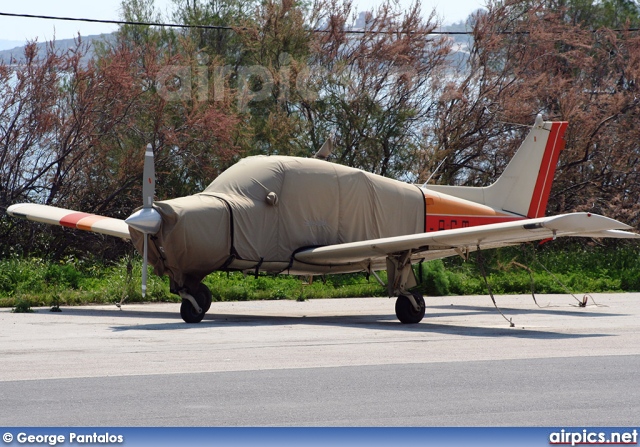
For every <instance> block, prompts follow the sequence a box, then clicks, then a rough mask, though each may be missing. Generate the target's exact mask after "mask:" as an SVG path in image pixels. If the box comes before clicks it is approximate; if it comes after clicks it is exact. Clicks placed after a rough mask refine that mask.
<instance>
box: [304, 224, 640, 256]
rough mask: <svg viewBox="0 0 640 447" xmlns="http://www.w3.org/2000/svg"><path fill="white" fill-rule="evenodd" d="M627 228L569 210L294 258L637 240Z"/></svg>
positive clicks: (312, 251)
mask: <svg viewBox="0 0 640 447" xmlns="http://www.w3.org/2000/svg"><path fill="white" fill-rule="evenodd" d="M629 229H631V227H630V226H629V225H626V224H623V223H621V222H618V221H617V220H614V219H610V218H608V217H604V216H600V215H597V214H591V213H572V214H562V215H559V216H553V217H541V218H536V219H523V220H519V221H514V222H506V223H497V224H490V225H481V226H476V227H467V228H456V229H452V230H443V231H437V232H429V233H418V234H410V235H405V236H396V237H389V238H383V239H373V240H368V241H361V242H351V243H345V244H336V245H328V246H324V247H318V248H311V249H307V250H302V251H299V252H298V253H296V254H295V256H294V258H295V260H296V261H299V262H302V263H305V264H314V265H340V264H345V263H355V262H361V261H363V260H367V259H370V260H372V259H377V258H383V257H386V256H387V255H389V254H392V253H402V252H406V251H407V250H412V253H416V252H423V253H425V254H427V256H426V257H427V258H430V259H435V258H438V257H443V256H437V255H436V256H428V254H429V252H430V251H436V252H444V251H446V252H447V253H448V254H447V255H445V256H448V255H450V252H451V250H456V251H457V252H459V253H463V252H465V251H467V250H468V251H475V250H476V249H477V247H478V246H479V247H480V248H481V249H487V248H495V247H502V246H507V245H515V244H518V243H522V242H530V241H536V240H543V239H549V238H554V237H562V236H579V237H595V238H599V237H614V238H628V239H640V234H636V233H631V232H628V231H624V230H629Z"/></svg>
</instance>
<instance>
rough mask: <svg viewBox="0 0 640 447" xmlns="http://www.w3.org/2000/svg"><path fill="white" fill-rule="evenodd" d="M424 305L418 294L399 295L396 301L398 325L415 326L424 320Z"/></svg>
mask: <svg viewBox="0 0 640 447" xmlns="http://www.w3.org/2000/svg"><path fill="white" fill-rule="evenodd" d="M425 310H426V305H425V303H424V298H423V297H422V295H420V294H419V293H411V294H407V295H400V296H399V297H398V299H397V300H396V316H397V317H398V320H400V323H403V324H416V323H420V321H422V319H423V318H424V312H425Z"/></svg>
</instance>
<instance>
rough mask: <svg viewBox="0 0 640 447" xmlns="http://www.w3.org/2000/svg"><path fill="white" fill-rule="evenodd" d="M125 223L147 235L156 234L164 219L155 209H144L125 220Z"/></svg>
mask: <svg viewBox="0 0 640 447" xmlns="http://www.w3.org/2000/svg"><path fill="white" fill-rule="evenodd" d="M125 223H126V224H127V225H129V226H130V227H133V228H135V229H136V230H138V231H140V232H142V233H145V234H155V233H157V232H158V230H159V229H160V225H161V224H162V217H161V216H160V213H159V212H157V211H156V210H155V209H153V208H142V209H140V210H138V211H136V212H135V213H133V214H132V215H131V216H129V217H127V218H126V219H125Z"/></svg>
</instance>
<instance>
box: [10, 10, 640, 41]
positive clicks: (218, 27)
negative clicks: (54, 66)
mask: <svg viewBox="0 0 640 447" xmlns="http://www.w3.org/2000/svg"><path fill="white" fill-rule="evenodd" d="M0 17H20V18H26V19H46V20H65V21H71V22H88V23H105V24H110V25H133V26H159V27H165V28H194V29H208V30H223V31H234V30H236V29H242V30H244V29H246V28H243V27H233V26H228V25H185V24H180V23H156V22H133V21H129V20H105V19H86V18H79V17H58V16H45V15H35V14H15V13H10V12H0ZM311 31H312V32H314V33H329V32H331V30H326V29H314V30H311ZM597 31H598V30H592V32H594V33H595V32H597ZM611 31H614V32H623V31H640V28H628V29H613V30H611ZM343 32H344V33H345V34H365V33H372V34H390V33H394V32H396V31H374V30H344V31H343ZM411 34H442V35H448V36H471V35H473V32H472V31H435V30H434V31H425V32H423V33H421V32H416V31H412V32H411ZM498 34H529V31H500V32H499V33H498Z"/></svg>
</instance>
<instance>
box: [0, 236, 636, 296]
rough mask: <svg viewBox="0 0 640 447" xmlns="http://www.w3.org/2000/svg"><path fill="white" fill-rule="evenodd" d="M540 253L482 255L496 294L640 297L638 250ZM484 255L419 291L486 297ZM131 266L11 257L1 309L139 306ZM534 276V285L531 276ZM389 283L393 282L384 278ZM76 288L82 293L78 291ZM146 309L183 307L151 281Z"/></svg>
mask: <svg viewBox="0 0 640 447" xmlns="http://www.w3.org/2000/svg"><path fill="white" fill-rule="evenodd" d="M550 245H553V246H549V247H547V246H542V247H540V248H537V249H535V252H534V251H533V247H525V248H526V250H523V248H519V247H511V248H504V249H499V250H490V251H488V252H483V253H482V260H483V262H484V263H485V270H486V272H487V275H488V281H489V283H490V284H491V287H492V290H493V291H494V293H496V294H528V293H531V290H532V286H533V290H534V291H535V293H538V294H542V293H588V292H638V291H640V273H639V272H640V256H638V251H639V249H640V247H638V245H637V244H628V243H625V244H614V245H612V246H601V245H592V244H586V243H584V242H559V243H557V244H550ZM477 257H478V256H477V254H472V255H471V258H470V260H469V261H467V262H465V261H464V260H462V259H461V258H447V259H444V260H435V261H430V262H425V263H423V264H421V265H420V264H419V265H418V266H416V267H415V268H416V269H419V268H421V269H422V275H420V272H419V271H417V272H416V275H417V277H419V278H420V277H422V282H421V283H420V285H419V286H418V290H419V291H421V292H422V293H424V294H425V295H427V296H429V295H431V296H441V295H483V294H486V293H487V291H486V286H485V283H484V279H483V278H482V275H481V273H480V271H479V269H478V266H477ZM130 266H131V267H130V268H129V260H127V259H124V260H123V261H121V262H119V263H117V264H111V265H104V264H103V263H102V262H100V261H97V260H95V259H77V258H68V259H67V260H65V261H64V262H60V261H54V262H49V261H45V260H42V259H39V258H31V259H21V258H19V257H16V256H14V257H11V258H9V259H5V260H1V261H0V286H1V287H0V306H5V307H7V306H18V305H20V306H24V304H19V303H21V302H26V303H28V304H29V306H32V305H35V306H55V305H56V304H58V305H63V306H64V305H74V304H87V303H119V302H121V301H126V302H139V301H142V300H143V298H142V296H141V294H140V275H141V271H140V268H141V262H140V260H139V259H136V260H135V261H134V260H132V261H131V264H130ZM529 272H531V274H532V276H533V282H532V278H531V276H530V274H529ZM380 276H381V279H382V280H383V281H386V275H385V274H384V273H383V272H382V273H380ZM204 283H205V284H206V285H207V287H209V289H210V290H211V293H212V297H213V300H214V301H248V300H272V299H276V300H279V299H295V300H306V299H311V298H347V297H368V296H386V294H387V290H386V287H383V286H381V285H380V284H378V282H377V281H370V280H368V279H367V278H366V277H365V276H364V275H363V274H346V275H330V276H327V277H324V278H322V277H319V278H315V279H314V280H313V281H310V282H309V281H308V278H297V277H292V276H287V275H276V276H266V275H260V276H258V277H254V276H252V275H249V276H246V275H243V274H242V273H237V272H236V273H225V272H214V273H212V274H210V275H209V276H207V277H206V278H205V280H204ZM74 284H75V285H76V286H75V288H74V287H73V285H74ZM144 300H146V301H178V300H179V298H178V297H177V296H175V295H172V294H170V293H169V284H168V281H167V280H166V278H158V277H156V276H154V275H151V274H150V275H149V283H148V292H147V297H146V298H145V299H144Z"/></svg>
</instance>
